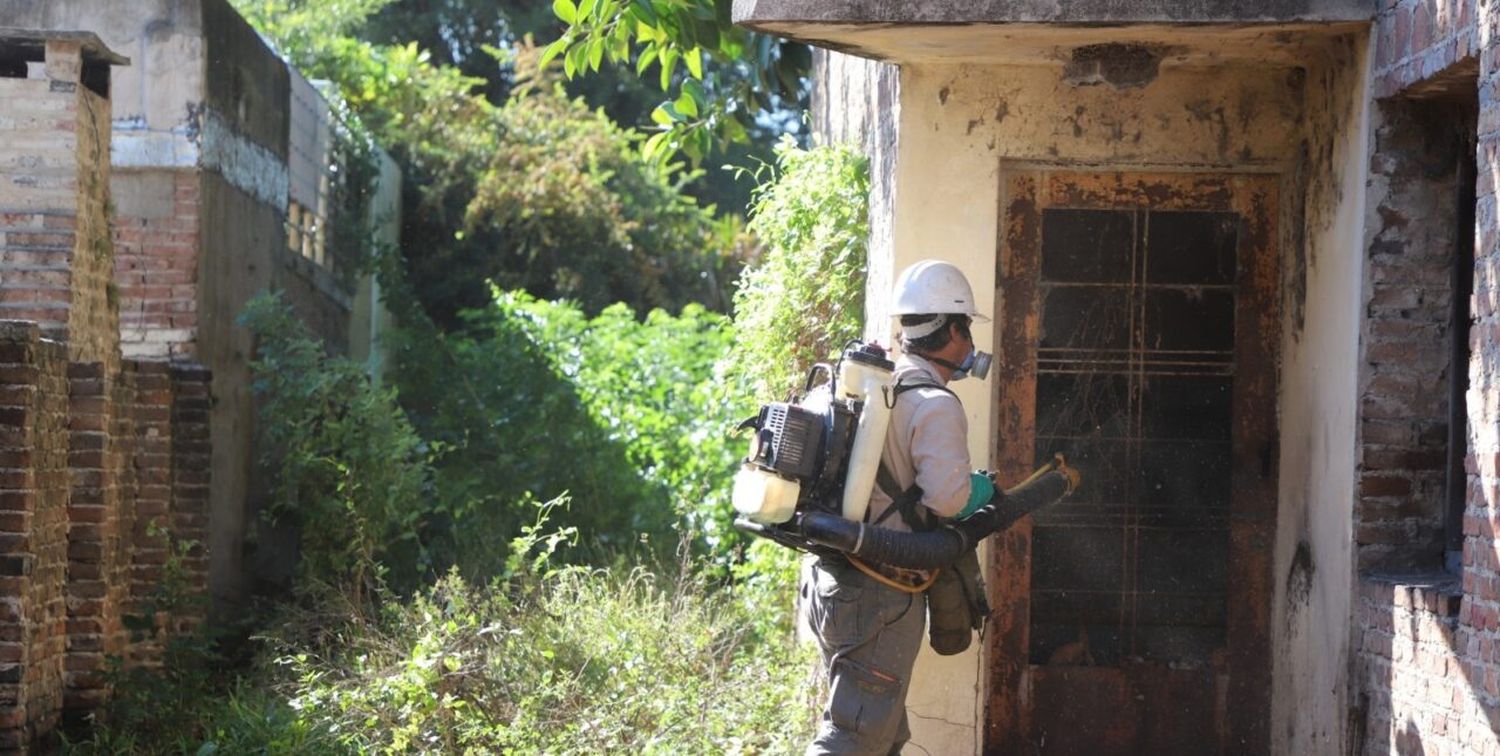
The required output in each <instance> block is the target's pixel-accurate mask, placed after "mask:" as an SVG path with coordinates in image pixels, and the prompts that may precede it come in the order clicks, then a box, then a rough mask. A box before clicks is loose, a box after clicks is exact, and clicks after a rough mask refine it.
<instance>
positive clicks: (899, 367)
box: [869, 354, 973, 531]
mask: <svg viewBox="0 0 1500 756" xmlns="http://www.w3.org/2000/svg"><path fill="white" fill-rule="evenodd" d="M895 379H896V381H897V382H899V383H914V382H921V383H930V384H937V385H939V386H941V385H942V383H943V379H942V376H940V375H939V374H938V372H937V369H936V368H934V367H933V365H932V363H930V362H928V361H927V360H924V359H922V358H921V357H918V356H916V355H912V354H903V355H902V356H901V357H900V358H899V359H898V360H896V372H895ZM880 461H881V462H882V463H883V464H884V465H885V466H886V469H888V470H890V471H891V474H892V475H893V476H895V478H896V482H897V483H898V484H899V485H900V486H901V489H902V490H903V491H904V490H906V489H907V488H910V487H911V485H912V483H916V484H917V485H919V486H921V487H922V505H923V506H925V507H927V508H928V509H930V510H932V511H933V512H934V513H936V514H937V515H939V516H942V517H953V516H955V515H957V514H958V513H959V512H960V511H962V510H963V508H964V505H965V504H967V503H968V501H969V473H970V471H971V470H972V469H973V468H972V467H971V466H970V464H969V420H968V417H966V416H965V415H964V408H963V405H962V404H960V403H959V401H958V398H957V397H954V396H953V395H952V394H949V393H948V392H946V391H943V390H941V389H936V388H918V389H912V390H909V391H907V392H905V393H903V394H902V395H901V397H900V398H899V399H897V400H896V406H895V408H894V409H892V410H891V423H890V427H889V428H888V429H887V431H886V434H885V450H884V451H883V452H881V455H880ZM890 506H891V497H889V496H887V495H886V494H885V492H884V491H882V490H880V486H879V485H876V486H875V489H874V492H873V493H872V494H871V495H870V515H869V521H870V522H875V521H876V520H879V519H880V517H881V516H882V515H883V514H884V513H885V510H886V509H887V508H889V507H890ZM880 524H881V527H887V528H892V529H894V530H902V531H909V530H911V528H909V527H907V525H906V523H905V522H904V521H902V519H901V515H900V514H899V513H895V512H892V513H891V514H890V516H889V517H886V518H885V519H884V520H882V521H881V522H880Z"/></svg>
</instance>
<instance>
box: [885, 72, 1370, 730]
mask: <svg viewBox="0 0 1500 756" xmlns="http://www.w3.org/2000/svg"><path fill="white" fill-rule="evenodd" d="M1330 55H1333V56H1334V57H1332V58H1330V60H1329V62H1328V63H1327V64H1326V66H1327V68H1328V69H1329V70H1331V71H1335V72H1336V73H1337V72H1343V73H1337V75H1336V76H1335V77H1334V78H1332V79H1330V78H1328V77H1326V76H1324V75H1323V74H1322V73H1321V72H1320V70H1313V71H1306V72H1304V71H1299V70H1296V69H1294V68H1290V67H1286V66H1240V67H1223V66H1220V67H1193V66H1182V67H1172V66H1163V68H1162V70H1161V71H1160V74H1159V76H1158V77H1157V78H1156V79H1155V80H1153V81H1151V82H1150V83H1149V84H1147V85H1145V86H1142V87H1137V88H1130V89H1119V90H1117V89H1114V88H1112V87H1109V86H1075V85H1073V84H1070V83H1068V82H1067V81H1065V80H1064V76H1063V72H1062V70H1061V67H1058V66H1049V65H1036V66H1008V67H998V66H983V65H922V64H910V65H907V66H904V67H903V68H902V71H901V81H900V87H901V112H900V137H901V139H900V148H899V155H898V158H897V165H896V181H895V184H896V187H897V191H896V194H895V198H894V199H895V202H894V218H893V232H894V245H893V254H892V260H891V267H892V268H893V269H896V270H899V269H900V268H901V267H903V266H905V265H907V264H910V263H911V262H914V261H916V260H918V259H921V258H923V257H927V256H934V255H935V256H942V257H944V258H947V259H949V260H952V261H954V262H956V263H957V264H959V265H960V266H961V267H962V268H963V269H964V270H965V273H966V274H967V275H968V277H969V280H970V281H971V282H972V283H973V285H974V286H975V289H976V296H977V297H978V299H979V303H980V308H981V309H982V310H987V311H993V310H995V309H996V307H997V304H998V298H999V296H1002V295H998V294H997V292H996V291H995V281H996V266H997V256H996V252H997V238H998V235H999V231H1000V229H999V228H998V216H999V207H1000V205H1001V200H1002V198H1001V196H1000V187H1001V185H1002V177H1003V175H1004V172H1005V171H1006V170H1007V169H1011V168H1015V169H1020V168H1033V169H1034V168H1037V167H1079V166H1087V167H1090V168H1094V169H1100V168H1102V169H1123V170H1158V171H1160V170H1165V171H1214V172H1225V171H1228V172H1255V173H1273V174H1278V175H1281V176H1283V177H1284V181H1283V187H1284V188H1283V192H1282V195H1283V223H1282V224H1281V227H1282V228H1283V230H1284V234H1283V239H1282V244H1281V247H1282V255H1283V259H1284V262H1283V270H1284V271H1285V274H1286V276H1287V277H1288V286H1287V287H1286V288H1287V296H1288V302H1287V305H1286V312H1285V313H1283V314H1284V327H1285V332H1286V337H1285V342H1284V345H1283V371H1282V376H1281V386H1280V397H1279V399H1278V405H1277V406H1275V407H1269V406H1268V407H1266V408H1265V411H1266V412H1280V414H1281V417H1282V419H1283V431H1282V434H1283V439H1284V441H1283V449H1282V453H1281V464H1282V468H1283V469H1282V478H1281V480H1282V486H1281V518H1282V522H1283V524H1284V527H1283V531H1284V532H1287V533H1292V534H1295V537H1294V540H1296V539H1297V538H1303V537H1305V538H1307V539H1309V540H1310V542H1311V543H1312V544H1313V549H1314V552H1315V553H1316V554H1318V556H1319V559H1320V561H1322V560H1323V559H1325V558H1326V560H1327V561H1328V565H1329V566H1328V567H1326V568H1324V569H1322V570H1320V571H1318V572H1317V573H1316V574H1315V577H1314V579H1313V581H1312V583H1311V584H1310V588H1309V591H1310V593H1311V595H1313V596H1314V599H1313V600H1312V601H1310V602H1307V603H1308V605H1316V606H1317V607H1318V608H1317V609H1316V610H1315V611H1314V612H1312V613H1308V612H1304V613H1302V614H1299V615H1298V617H1297V619H1296V623H1297V624H1296V625H1295V627H1292V626H1285V627H1287V630H1286V632H1285V633H1281V632H1280V631H1279V629H1278V628H1280V627H1283V626H1284V625H1277V626H1274V627H1273V628H1272V630H1271V632H1272V635H1273V636H1274V637H1277V638H1278V640H1276V641H1273V647H1274V652H1273V655H1274V656H1276V657H1277V658H1278V659H1280V660H1281V661H1279V662H1278V663H1277V665H1276V669H1275V672H1276V690H1277V691H1278V705H1277V706H1276V707H1275V708H1276V711H1275V712H1274V716H1273V720H1272V725H1271V731H1272V739H1273V741H1274V742H1276V743H1277V745H1276V748H1277V750H1279V751H1284V752H1296V751H1297V750H1298V749H1297V747H1295V746H1296V745H1298V744H1302V743H1309V742H1313V741H1312V740H1311V738H1315V737H1321V736H1323V735H1324V734H1326V733H1322V732H1319V730H1318V726H1316V725H1315V722H1317V723H1320V724H1321V723H1326V722H1328V721H1335V722H1337V721H1341V720H1342V719H1343V714H1342V711H1343V710H1342V708H1340V704H1339V703H1338V702H1337V700H1336V699H1335V700H1331V701H1330V700H1329V698H1330V688H1331V687H1334V686H1332V685H1328V684H1325V683H1331V682H1333V681H1336V680H1340V679H1342V678H1343V677H1344V676H1346V674H1347V671H1346V663H1345V662H1344V661H1341V660H1345V659H1347V644H1348V638H1347V636H1348V627H1349V622H1348V595H1349V591H1350V589H1351V585H1352V573H1351V572H1350V569H1349V562H1348V556H1347V552H1348V548H1347V543H1348V536H1349V533H1348V529H1349V524H1348V523H1349V511H1350V509H1349V502H1350V500H1351V499H1350V497H1351V496H1352V491H1351V489H1350V484H1351V473H1350V472H1349V471H1351V470H1352V469H1353V466H1352V454H1353V442H1354V439H1353V432H1352V428H1353V423H1352V416H1353V415H1352V413H1353V407H1354V392H1353V386H1354V383H1353V382H1354V375H1355V370H1354V368H1355V365H1354V362H1355V355H1354V352H1353V350H1354V345H1355V344H1357V337H1358V331H1357V327H1356V320H1355V315H1356V314H1357V307H1358V305H1357V302H1358V301H1359V283H1358V281H1359V277H1358V275H1357V272H1358V270H1359V265H1360V263H1359V260H1360V255H1359V245H1358V242H1359V232H1358V229H1359V228H1361V226H1362V220H1361V212H1362V211H1361V210H1360V209H1359V206H1358V203H1359V201H1360V198H1359V195H1360V192H1359V191H1358V190H1359V187H1360V181H1361V178H1360V176H1361V175H1362V174H1361V173H1360V171H1359V169H1358V167H1357V166H1358V165H1359V164H1360V162H1361V160H1360V159H1359V156H1360V155H1361V154H1362V152H1361V150H1362V149H1363V136H1362V134H1363V130H1362V125H1361V124H1362V123H1363V120H1362V119H1363V113H1362V111H1360V110H1359V109H1357V108H1353V106H1352V105H1351V104H1350V103H1354V102H1363V94H1362V92H1363V88H1362V82H1363V78H1362V76H1363V74H1362V73H1360V72H1362V71H1363V70H1364V68H1363V65H1364V64H1363V53H1362V48H1360V49H1353V50H1343V51H1342V52H1335V53H1330ZM1351 72H1352V73H1351ZM1339 87H1342V89H1339ZM1335 91H1337V92H1339V93H1340V94H1339V95H1338V96H1334V95H1333V94H1331V93H1333V92H1335ZM1304 92H1306V94H1307V97H1306V100H1304ZM1341 98H1342V99H1341ZM1304 116H1306V117H1304ZM1336 168H1337V170H1335V169H1336ZM1300 185H1306V186H1308V187H1310V188H1309V189H1308V190H1307V191H1306V193H1305V195H1304V193H1302V192H1299V191H1295V190H1294V188H1295V187H1296V186H1300ZM1304 208H1305V209H1306V212H1307V215H1308V217H1309V221H1310V223H1309V227H1308V231H1307V233H1306V234H1305V236H1304V235H1303V234H1299V233H1295V232H1294V230H1295V229H1297V228H1299V227H1300V221H1299V219H1300V217H1301V216H1302V214H1303V213H1304ZM1304 245H1305V246H1304ZM1304 292H1312V293H1313V294H1315V295H1316V296H1315V297H1314V296H1309V295H1307V294H1306V293H1304ZM1314 300H1315V301H1314ZM873 314H875V313H872V315H873ZM1313 316H1316V320H1317V322H1316V324H1315V325H1308V324H1310V323H1313V321H1314V317H1313ZM873 319H875V318H872V320H873ZM975 336H976V340H977V341H978V344H979V348H980V349H984V350H993V349H994V344H995V342H996V338H995V334H994V333H993V331H990V330H985V329H976V331H975ZM955 388H956V389H957V391H958V393H959V395H960V397H961V398H962V399H963V401H964V406H965V407H966V408H967V410H968V413H969V424H970V451H971V454H972V456H973V460H974V462H975V464H976V465H987V464H990V463H991V462H992V461H993V457H991V450H992V449H996V448H997V444H1004V443H1005V440H1004V439H997V438H995V436H994V434H995V430H994V428H995V424H994V418H992V417H991V409H990V407H991V402H992V400H993V398H992V396H991V395H990V394H989V392H990V391H992V390H993V386H991V385H986V384H983V383H979V382H975V381H968V382H964V383H960V384H956V386H955ZM1302 439H1306V441H1305V442H1304V441H1303V440H1302ZM1333 471H1339V472H1337V473H1335V472H1333ZM1286 537H1288V538H1291V537H1293V536H1286ZM1279 540H1286V538H1282V539H1279ZM1273 547H1275V548H1276V561H1275V564H1276V567H1275V570H1276V574H1275V576H1274V577H1273V580H1276V581H1280V584H1281V585H1282V586H1284V585H1285V577H1286V575H1287V567H1288V565H1289V564H1290V563H1291V561H1292V558H1293V554H1294V552H1295V548H1292V549H1286V548H1285V547H1284V546H1283V545H1282V544H1280V543H1278V544H1271V543H1266V544H1264V548H1267V549H1271V548H1273ZM1324 555H1326V557H1325V556H1324ZM1283 592H1284V591H1283V590H1281V589H1280V588H1278V590H1277V594H1278V596H1277V601H1278V602H1279V601H1281V600H1283V597H1282V596H1281V594H1282V593H1283ZM1334 596H1342V598H1341V599H1335V598H1333V597H1334ZM1319 602H1321V603H1319ZM1267 609H1268V611H1269V608H1267ZM998 611H1000V612H1003V611H1004V607H999V608H998ZM1277 615H1278V616H1277V621H1278V622H1283V623H1284V622H1286V621H1288V620H1287V619H1286V617H1285V616H1283V615H1284V613H1281V612H1278V613H1277ZM1312 628H1317V630H1316V632H1314V631H1313V630H1312ZM1293 670H1295V675H1294V674H1293ZM980 671H981V663H980V661H979V660H978V658H977V656H969V657H958V658H955V659H942V660H939V659H937V658H935V657H930V656H924V657H923V658H922V659H920V660H919V669H918V672H917V683H916V684H915V686H914V689H913V691H912V695H911V699H910V701H909V709H910V711H911V713H912V714H913V722H912V726H913V730H914V733H915V737H914V740H913V742H914V744H916V745H919V746H921V747H923V748H925V749H926V750H928V751H930V752H933V753H961V752H974V751H976V750H977V749H978V748H979V747H980V742H981V739H982V735H981V731H980V727H979V723H980V722H981V721H982V717H983V713H982V712H981V711H980V709H981V708H982V701H983V695H982V694H978V693H977V691H978V690H979V687H980V675H979V673H980ZM1282 693H1285V694H1287V695H1282ZM1314 693H1317V694H1318V695H1317V696H1316V698H1317V699H1318V701H1319V703H1318V704H1317V705H1316V706H1315V707H1314V711H1313V713H1309V712H1308V711H1307V710H1305V709H1300V708H1297V707H1299V706H1302V705H1304V704H1306V703H1307V702H1308V701H1309V699H1310V698H1313V697H1314V695H1313V694H1314ZM976 701H979V702H980V705H977V706H976V705H975V702H976ZM1335 712H1338V713H1337V714H1335Z"/></svg>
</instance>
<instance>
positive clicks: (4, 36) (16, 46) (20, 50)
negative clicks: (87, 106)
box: [0, 26, 130, 66]
mask: <svg viewBox="0 0 1500 756" xmlns="http://www.w3.org/2000/svg"><path fill="white" fill-rule="evenodd" d="M50 40H71V41H76V42H78V43H79V46H80V47H81V48H82V49H83V61H84V62H85V63H106V64H108V65H111V66H128V65H130V59H129V58H127V57H125V56H124V55H121V54H119V53H117V52H115V51H113V50H111V49H109V47H108V46H107V45H105V44H104V42H103V41H101V40H100V39H99V35H97V34H95V33H93V32H86V31H46V30H41V29H14V28H9V27H3V26H0V56H4V57H7V58H16V57H24V58H28V59H34V60H41V59H42V55H43V53H44V51H45V50H46V48H47V42H48V41H50Z"/></svg>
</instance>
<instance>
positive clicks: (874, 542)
mask: <svg viewBox="0 0 1500 756" xmlns="http://www.w3.org/2000/svg"><path fill="white" fill-rule="evenodd" d="M1080 481H1081V476H1080V475H1079V473H1078V471H1077V470H1076V469H1075V468H1072V467H1069V466H1068V464H1067V460H1066V459H1065V458H1064V457H1063V455H1061V454H1058V455H1056V456H1055V457H1054V458H1053V459H1052V461H1051V462H1048V463H1047V464H1046V465H1043V466H1042V467H1040V468H1038V469H1037V471H1036V472H1034V473H1032V474H1031V476H1030V477H1028V478H1027V479H1026V480H1024V481H1022V482H1020V483H1019V484H1017V485H1015V486H1012V487H1011V488H1009V489H1006V491H1005V493H1004V494H1003V495H1000V496H997V499H998V501H996V502H994V503H995V504H996V505H997V507H998V510H997V513H996V516H995V517H992V518H990V519H988V521H987V522H986V525H985V530H987V531H988V532H984V533H976V532H974V531H973V530H972V529H970V528H964V527H963V525H964V523H957V524H955V525H952V526H946V527H940V528H937V529H935V530H929V531H927V532H924V533H907V532H904V531H899V530H892V529H890V528H882V527H878V526H874V525H867V524H865V523H863V522H854V521H850V520H847V519H844V518H842V517H838V516H836V515H831V514H827V513H824V512H808V513H805V514H803V515H802V516H801V517H800V518H798V523H797V524H798V525H799V526H800V528H801V531H802V534H803V536H805V537H806V538H807V539H808V540H809V541H812V542H813V543H816V544H818V545H821V546H826V547H829V548H833V549H837V550H838V551H842V552H845V553H848V554H854V555H855V556H858V557H861V558H864V559H868V560H870V561H875V562H882V563H885V564H889V565H892V566H895V567H907V568H911V569H933V568H935V567H946V566H948V565H950V564H953V562H954V561H956V560H957V559H958V558H959V557H960V556H962V555H963V553H964V552H965V551H966V550H968V549H970V548H972V547H974V546H975V545H976V544H977V543H978V540H979V539H980V538H984V537H986V536H988V535H990V534H993V533H998V532H1002V531H1005V530H1007V529H1009V528H1010V526H1012V525H1014V524H1015V523H1016V521H1018V520H1020V519H1021V518H1022V517H1025V516H1026V515H1029V514H1031V513H1032V512H1035V511H1037V510H1038V509H1041V508H1042V507H1045V506H1047V505H1049V504H1052V503H1054V502H1057V501H1060V500H1061V499H1062V498H1063V497H1065V496H1067V495H1068V494H1070V493H1072V492H1073V491H1074V490H1076V489H1077V488H1078V484H1079V482H1080Z"/></svg>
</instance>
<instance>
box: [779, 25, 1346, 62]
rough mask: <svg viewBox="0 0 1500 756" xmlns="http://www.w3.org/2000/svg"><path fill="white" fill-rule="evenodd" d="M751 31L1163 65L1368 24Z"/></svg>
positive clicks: (891, 55)
mask: <svg viewBox="0 0 1500 756" xmlns="http://www.w3.org/2000/svg"><path fill="white" fill-rule="evenodd" d="M750 26H751V28H754V29H755V30H757V31H763V32H766V33H770V34H775V35H777V36H780V37H785V38H788V39H794V40H797V41H799V42H806V43H807V44H810V45H815V46H817V47H824V48H828V49H830V50H838V51H840V52H845V53H849V54H851V55H857V56H859V57H862V58H872V59H875V60H881V61H886V62H889V63H897V64H908V63H918V64H922V63H939V64H942V63H974V64H992V65H1039V64H1040V65H1051V64H1055V65H1066V64H1068V63H1069V62H1071V61H1075V60H1077V59H1078V57H1079V55H1080V53H1083V54H1087V53H1088V52H1089V51H1091V50H1096V49H1099V48H1106V47H1110V46H1121V47H1123V48H1128V49H1131V50H1144V51H1147V52H1148V54H1149V55H1150V56H1151V57H1153V58H1156V59H1159V60H1160V61H1161V64H1162V65H1163V66H1168V67H1170V66H1174V65H1192V66H1214V65H1246V64H1251V65H1273V66H1291V67H1295V66H1300V65H1303V64H1305V63H1306V62H1307V60H1308V59H1309V57H1308V56H1309V55H1310V54H1312V53H1314V52H1317V51H1321V50H1326V49H1327V46H1328V44H1329V43H1330V42H1331V41H1332V40H1334V39H1336V38H1339V37H1344V36H1347V35H1351V34H1353V35H1357V34H1359V33H1362V32H1364V31H1367V30H1368V29H1369V28H1370V22H1369V21H1336V22H1316V23H1312V22H1296V23H1275V24H1245V23H1237V24H1162V23H1141V24H1115V25H1100V24H1094V25H1081V24H1051V23H1007V24H989V23H973V24H929V25H918V26H912V25H907V24H894V23H866V24H842V23H827V22H798V23H788V24H785V25H782V24H763V25H754V24H751V25H750Z"/></svg>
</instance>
